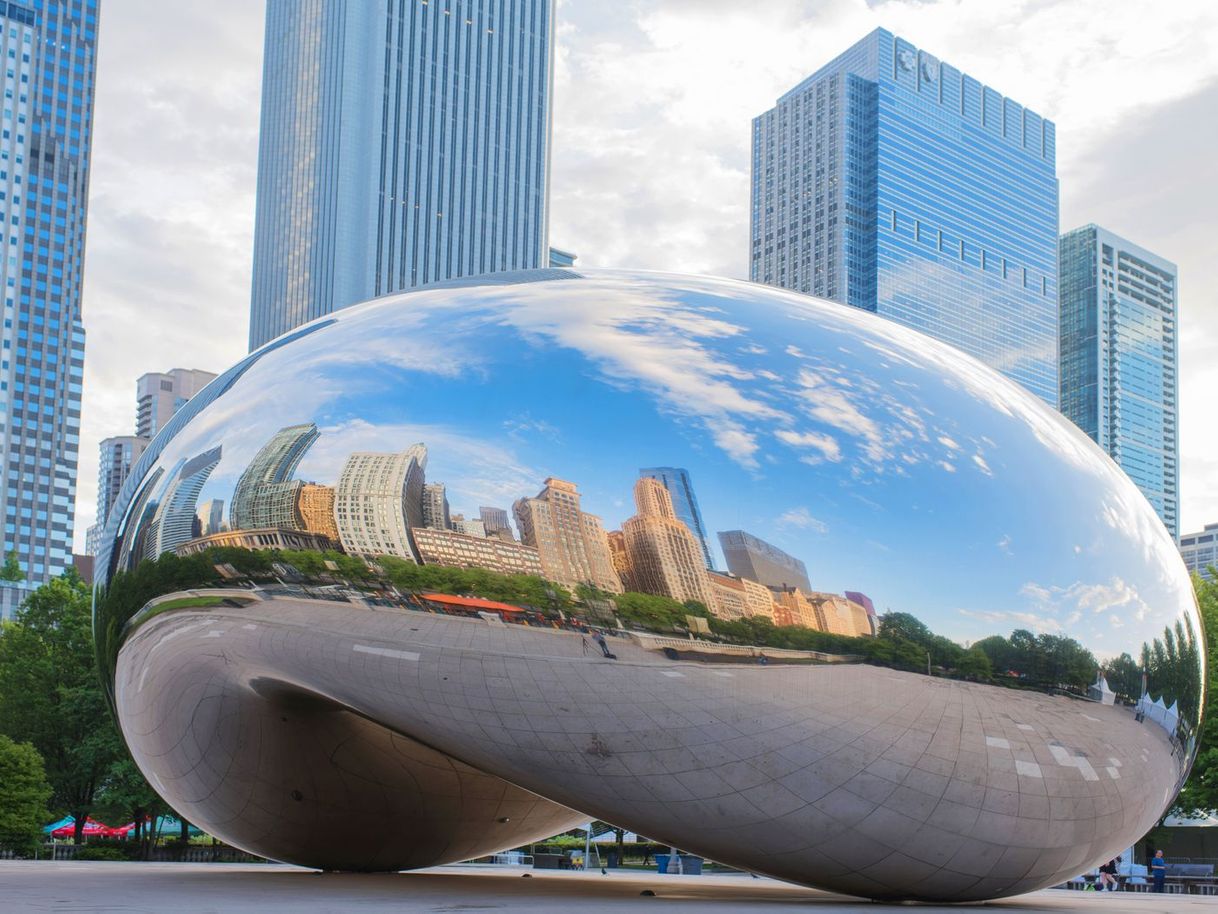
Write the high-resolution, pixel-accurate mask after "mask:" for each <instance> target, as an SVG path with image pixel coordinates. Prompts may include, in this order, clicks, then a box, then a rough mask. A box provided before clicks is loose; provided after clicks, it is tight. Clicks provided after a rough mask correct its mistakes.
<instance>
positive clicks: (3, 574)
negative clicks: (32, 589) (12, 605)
mask: <svg viewBox="0 0 1218 914" xmlns="http://www.w3.org/2000/svg"><path fill="white" fill-rule="evenodd" d="M24 580H25V572H24V571H22V570H21V563H20V562H18V561H17V550H16V549H11V550H9V553H8V555H6V556H5V557H4V565H3V567H0V581H14V582H16V581H24Z"/></svg>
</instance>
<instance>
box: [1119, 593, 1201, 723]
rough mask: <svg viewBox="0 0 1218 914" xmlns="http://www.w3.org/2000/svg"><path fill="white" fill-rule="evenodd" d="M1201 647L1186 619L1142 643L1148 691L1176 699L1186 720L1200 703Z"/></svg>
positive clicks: (1166, 699)
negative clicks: (1160, 634) (1147, 642)
mask: <svg viewBox="0 0 1218 914" xmlns="http://www.w3.org/2000/svg"><path fill="white" fill-rule="evenodd" d="M1209 586H1212V585H1208V584H1203V585H1201V587H1199V588H1198V593H1199V594H1200V593H1201V592H1202V589H1203V588H1208V587H1209ZM1201 650H1202V645H1200V644H1198V642H1197V635H1196V633H1195V632H1194V631H1193V627H1192V623H1191V622H1188V621H1187V620H1186V621H1184V622H1181V621H1177V622H1176V624H1175V625H1174V626H1169V627H1167V628H1164V629H1163V636H1162V637H1161V638H1156V639H1155V640H1154V641H1153V642H1151V643H1149V644H1144V645H1143V646H1142V659H1143V660H1142V662H1143V666H1144V668H1145V670H1146V688H1147V691H1148V692H1149V693H1150V694H1151V696H1152V697H1154V698H1159V697H1162V698H1163V703H1164V704H1166V705H1169V706H1170V705H1171V703H1172V702H1173V701H1174V702H1177V704H1178V705H1179V711H1180V717H1181V719H1184V720H1187V719H1190V718H1192V717H1193V716H1194V715H1195V714H1196V713H1197V709H1198V707H1199V706H1200V703H1201V676H1200V673H1199V666H1200V662H1201V657H1200V652H1201ZM1110 685H1111V683H1110Z"/></svg>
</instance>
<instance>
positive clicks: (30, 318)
mask: <svg viewBox="0 0 1218 914" xmlns="http://www.w3.org/2000/svg"><path fill="white" fill-rule="evenodd" d="M97 25H98V0H54V2H52V0H30V2H25V3H7V2H0V60H3V63H4V68H5V69H4V106H3V122H2V125H0V218H3V220H4V230H3V231H0V243H3V244H4V245H5V247H6V249H7V255H6V256H4V257H2V258H0V279H2V281H3V286H4V328H3V351H2V353H0V460H3V465H4V486H3V492H2V493H0V502H2V508H0V510H2V513H3V516H4V545H3V549H4V551H5V552H6V553H7V552H9V551H13V550H15V551H16V553H17V557H18V561H19V562H20V563H21V567H22V570H23V571H24V572H25V574H26V577H27V580H28V581H29V582H31V583H40V582H43V581H46V580H48V579H49V578H51V577H53V576H55V575H57V574H59V573H60V572H62V571H63V570H64V569H65V568H67V567H68V566H69V565H71V563H72V532H73V530H72V528H73V522H74V519H75V518H74V515H75V501H76V466H77V456H78V451H79V446H80V399H81V383H82V378H83V374H84V348H85V330H84V325H83V323H82V321H81V295H80V286H81V271H82V268H83V266H84V248H85V217H86V210H87V203H88V191H89V157H90V152H91V142H92V128H93V80H94V71H95V65H96V49H97Z"/></svg>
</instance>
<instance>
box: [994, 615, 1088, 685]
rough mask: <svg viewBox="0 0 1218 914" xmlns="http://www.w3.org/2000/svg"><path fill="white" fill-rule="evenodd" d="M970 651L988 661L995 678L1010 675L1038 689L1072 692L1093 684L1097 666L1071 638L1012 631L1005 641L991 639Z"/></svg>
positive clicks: (1085, 651) (999, 636) (1021, 630)
mask: <svg viewBox="0 0 1218 914" xmlns="http://www.w3.org/2000/svg"><path fill="white" fill-rule="evenodd" d="M973 647H974V648H975V649H977V650H980V651H981V652H982V653H984V654H985V656H986V657H987V658H989V661H990V665H991V667H992V668H993V670H994V672H995V674H996V675H998V676H1000V677H1005V676H1010V674H1012V673H1014V674H1015V675H1016V677H1018V678H1019V679H1020V680H1021V681H1024V682H1026V683H1028V684H1029V685H1035V686H1039V687H1041V688H1053V687H1066V688H1072V689H1074V690H1076V691H1081V690H1083V689H1086V688H1087V686H1089V685H1091V684H1092V683H1094V682H1095V677H1096V672H1097V671H1098V669H1099V664H1098V663H1097V662H1096V659H1095V656H1094V655H1093V654H1092V653H1091V651H1089V650H1087V649H1086V648H1085V647H1083V646H1082V645H1081V644H1079V643H1078V642H1077V641H1075V640H1074V639H1073V638H1066V637H1064V636H1062V635H1039V636H1037V635H1034V634H1032V633H1031V632H1030V631H1028V630H1027V629H1022V628H1021V629H1016V630H1015V631H1013V632H1011V636H1010V637H1009V638H1003V637H1002V636H1001V635H991V636H990V637H989V638H983V639H982V640H980V641H978V642H977V643H976V644H975V645H973Z"/></svg>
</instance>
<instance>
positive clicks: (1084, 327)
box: [1061, 225, 1180, 538]
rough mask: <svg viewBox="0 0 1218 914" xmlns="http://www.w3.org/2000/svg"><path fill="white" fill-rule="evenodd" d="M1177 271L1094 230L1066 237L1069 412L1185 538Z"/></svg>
mask: <svg viewBox="0 0 1218 914" xmlns="http://www.w3.org/2000/svg"><path fill="white" fill-rule="evenodd" d="M1176 356H1177V339H1176V266H1175V264H1173V263H1170V262H1168V261H1166V260H1164V259H1163V258H1162V257H1158V256H1156V255H1155V254H1152V253H1151V252H1150V251H1147V250H1146V249H1145V248H1141V247H1139V246H1138V245H1136V244H1132V243H1131V242H1129V241H1126V240H1125V239H1124V238H1121V237H1120V236H1118V235H1114V234H1113V233H1112V232H1109V231H1107V230H1106V229H1103V228H1101V227H1099V226H1096V225H1085V226H1083V227H1082V228H1078V229H1075V230H1074V231H1072V232H1067V233H1066V234H1064V235H1062V237H1061V410H1062V413H1064V414H1065V415H1066V416H1067V417H1068V418H1069V419H1070V420H1071V421H1072V422H1074V424H1075V425H1077V426H1078V427H1079V428H1081V429H1082V430H1083V431H1084V432H1086V433H1087V434H1088V435H1090V436H1091V439H1092V440H1093V441H1095V442H1096V443H1097V444H1099V445H1100V447H1102V448H1103V449H1104V450H1106V451H1107V452H1108V453H1109V454H1110V455H1111V456H1112V459H1113V460H1115V461H1116V462H1117V463H1118V464H1119V465H1120V467H1121V469H1123V470H1124V471H1125V472H1126V473H1127V474H1128V475H1129V478H1130V479H1132V480H1133V481H1134V483H1136V484H1137V487H1138V488H1139V489H1141V490H1142V494H1143V495H1145V496H1146V498H1147V499H1148V500H1149V501H1150V503H1151V504H1152V505H1153V506H1154V509H1155V512H1156V513H1157V514H1158V515H1159V517H1160V518H1161V519H1162V520H1163V523H1164V524H1166V525H1167V529H1168V530H1169V531H1170V532H1171V535H1172V537H1173V538H1174V537H1178V535H1179V532H1180V462H1179V428H1178V406H1177V401H1178V386H1179V376H1178V371H1177V362H1176Z"/></svg>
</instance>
